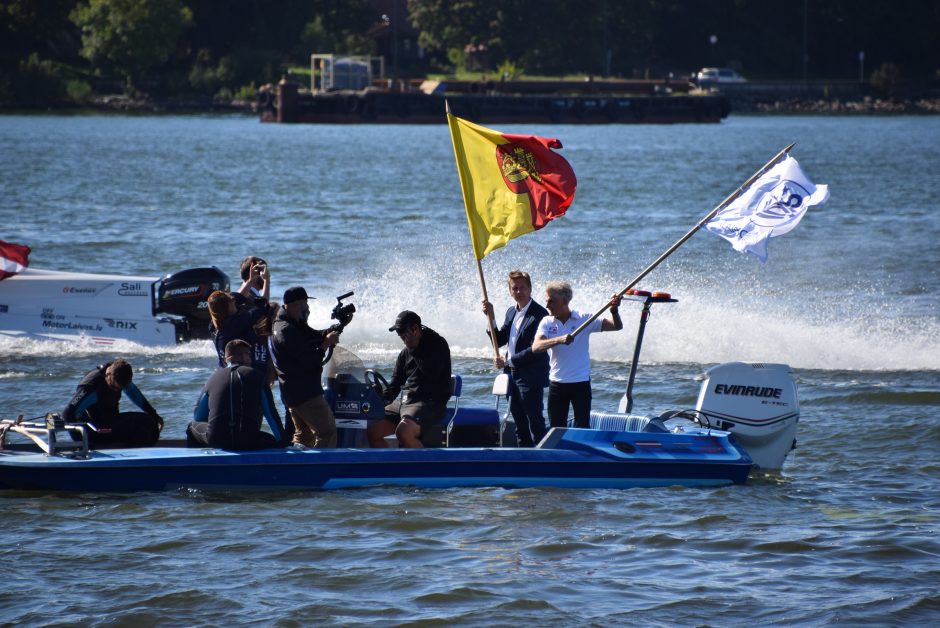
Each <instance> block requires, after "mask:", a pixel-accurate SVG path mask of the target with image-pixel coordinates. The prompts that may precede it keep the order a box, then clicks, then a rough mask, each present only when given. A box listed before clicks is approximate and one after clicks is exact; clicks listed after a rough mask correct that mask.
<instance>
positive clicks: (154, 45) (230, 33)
mask: <svg viewBox="0 0 940 628" xmlns="http://www.w3.org/2000/svg"><path fill="white" fill-rule="evenodd" d="M938 32H940V0H803V1H802V2H800V1H799V0H711V1H709V2H687V1H684V0H579V1H578V2H573V1H567V0H514V1H513V2H505V0H278V1H275V2H272V1H270V0H4V2H3V3H2V4H0V103H3V104H5V105H8V106H9V105H19V106H31V105H41V106H44V105H48V104H54V103H57V102H81V101H82V100H84V99H87V98H88V97H89V96H90V95H91V94H94V93H109V92H114V91H124V92H125V93H129V94H139V93H143V94H147V95H151V96H156V97H159V96H200V97H219V98H232V97H236V96H244V97H251V96H252V95H253V94H254V91H255V89H256V88H257V86H259V85H261V84H263V83H266V82H271V81H276V80H277V79H278V78H279V77H280V76H281V74H282V73H283V72H284V71H285V70H286V69H288V68H291V67H300V68H303V67H307V66H309V56H310V54H311V53H315V52H319V53H337V54H380V53H381V54H384V55H385V56H386V57H389V56H394V58H395V64H394V71H395V72H397V73H398V74H399V75H400V76H401V77H420V76H423V75H425V74H428V73H442V74H453V73H455V72H480V73H486V74H490V75H493V76H501V75H512V76H514V77H522V76H525V75H541V76H560V75H572V74H588V75H593V76H599V77H600V76H612V77H626V78H639V77H649V78H659V77H665V76H668V75H669V74H670V73H672V74H673V75H676V76H681V75H685V74H688V73H689V72H691V71H694V70H695V69H697V68H700V67H702V66H728V67H733V68H735V69H736V70H738V71H740V72H742V73H743V74H744V75H745V76H747V77H749V78H751V79H752V80H753V79H768V80H803V79H809V80H812V79H821V78H824V79H830V80H832V79H835V80H839V79H841V80H862V81H869V80H872V78H877V77H878V73H879V72H880V73H881V74H882V75H884V73H886V72H888V73H891V74H892V76H893V78H894V79H895V80H897V79H902V80H904V79H906V80H915V81H937V80H938V78H940V74H938V73H940V37H937V33H938ZM410 43H413V44H414V45H409V44H410ZM390 61H391V60H390V59H387V64H389V63H390ZM387 67H389V66H388V65H387Z"/></svg>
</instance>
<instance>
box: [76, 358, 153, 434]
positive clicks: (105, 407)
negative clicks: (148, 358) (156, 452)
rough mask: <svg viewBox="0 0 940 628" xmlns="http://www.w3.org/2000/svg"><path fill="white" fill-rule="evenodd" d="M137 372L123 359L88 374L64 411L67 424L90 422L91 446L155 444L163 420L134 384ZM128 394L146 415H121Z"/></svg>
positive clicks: (99, 367) (125, 413)
mask: <svg viewBox="0 0 940 628" xmlns="http://www.w3.org/2000/svg"><path fill="white" fill-rule="evenodd" d="M133 377H134V371H133V369H131V365H130V364H129V363H128V362H127V361H126V360H123V359H121V358H117V359H116V360H114V361H113V362H107V363H105V364H102V365H100V366H97V367H95V368H94V369H92V370H91V371H89V372H88V373H87V374H86V375H85V377H84V378H83V379H82V381H81V382H80V383H79V384H78V387H77V388H76V390H75V395H74V396H73V397H72V400H71V401H69V403H68V405H67V406H65V409H64V410H63V411H62V418H63V419H65V422H66V423H81V422H87V423H90V424H91V425H92V426H93V427H94V429H92V430H89V434H88V440H89V443H90V444H92V445H95V446H101V445H126V446H130V447H139V446H145V445H152V444H153V443H155V442H157V440H158V439H159V438H160V431H161V430H162V429H163V419H162V418H160V415H158V414H157V411H156V410H154V409H153V406H151V405H150V402H148V401H147V399H146V398H145V397H144V396H143V395H142V394H141V392H140V390H138V389H137V386H135V385H134V382H133V381H132V380H133ZM122 391H123V392H126V393H127V396H128V397H129V398H130V400H131V401H133V402H134V404H135V405H136V406H137V407H138V408H140V409H141V410H143V412H121V411H120V408H119V403H120V401H121V393H122Z"/></svg>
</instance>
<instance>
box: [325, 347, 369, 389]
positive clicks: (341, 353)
mask: <svg viewBox="0 0 940 628" xmlns="http://www.w3.org/2000/svg"><path fill="white" fill-rule="evenodd" d="M326 372H327V377H329V378H334V377H336V376H337V375H342V374H346V375H352V376H353V377H355V378H356V379H357V380H358V381H360V382H364V381H365V372H366V367H365V366H364V365H363V364H362V360H360V359H359V356H358V355H356V354H355V353H353V352H352V351H350V350H349V349H344V348H343V347H340V346H336V347H334V348H333V357H332V358H330V361H329V363H328V364H327V366H326Z"/></svg>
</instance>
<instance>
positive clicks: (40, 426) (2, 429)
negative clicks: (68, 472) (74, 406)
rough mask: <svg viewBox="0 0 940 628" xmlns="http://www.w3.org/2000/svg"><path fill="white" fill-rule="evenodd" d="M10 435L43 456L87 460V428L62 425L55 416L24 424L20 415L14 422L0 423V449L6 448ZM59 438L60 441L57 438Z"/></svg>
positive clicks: (4, 420) (68, 424) (67, 424)
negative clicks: (64, 456) (35, 448)
mask: <svg viewBox="0 0 940 628" xmlns="http://www.w3.org/2000/svg"><path fill="white" fill-rule="evenodd" d="M10 434H19V435H21V436H23V437H25V438H27V439H29V440H30V441H32V442H33V444H35V445H36V446H37V447H39V449H40V450H42V452H43V453H44V454H46V455H47V456H57V455H69V456H70V457H74V458H87V457H88V426H87V425H85V424H84V423H66V422H65V421H64V420H62V417H61V416H59V415H58V414H55V413H49V414H47V415H46V419H45V421H25V420H23V417H22V415H21V416H19V417H17V418H16V419H3V420H0V450H3V449H7V447H8V445H7V437H8V436H9V435H10ZM60 436H64V438H61V439H60ZM76 436H78V437H80V438H75V437H76Z"/></svg>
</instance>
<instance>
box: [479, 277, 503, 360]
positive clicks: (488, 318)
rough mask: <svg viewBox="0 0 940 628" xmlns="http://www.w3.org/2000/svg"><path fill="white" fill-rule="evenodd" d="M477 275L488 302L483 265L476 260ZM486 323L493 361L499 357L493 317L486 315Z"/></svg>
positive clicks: (485, 299) (484, 298) (484, 297)
mask: <svg viewBox="0 0 940 628" xmlns="http://www.w3.org/2000/svg"><path fill="white" fill-rule="evenodd" d="M477 273H478V274H479V275H480V288H481V289H482V290H483V300H484V301H487V302H489V300H490V298H489V297H488V296H487V295H486V280H485V279H484V278H483V264H482V263H481V262H480V260H477ZM486 321H487V323H489V326H490V342H491V343H492V345H493V359H494V360H495V359H496V358H498V357H499V345H498V344H496V342H497V341H496V323H495V321H494V320H493V317H492V316H491V315H490V314H489V313H487V315H486Z"/></svg>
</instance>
